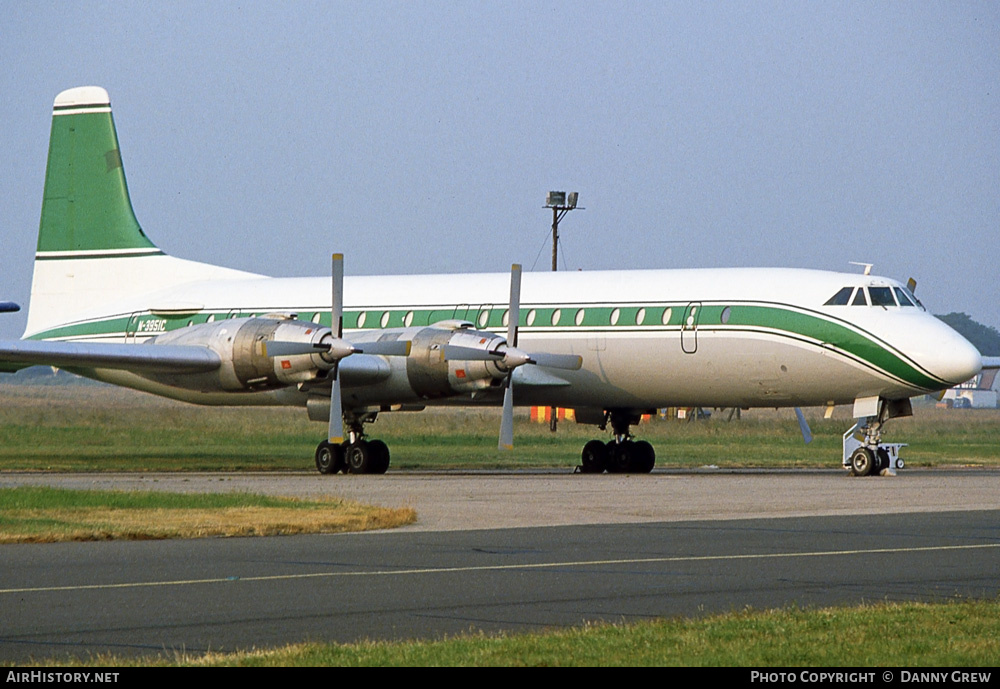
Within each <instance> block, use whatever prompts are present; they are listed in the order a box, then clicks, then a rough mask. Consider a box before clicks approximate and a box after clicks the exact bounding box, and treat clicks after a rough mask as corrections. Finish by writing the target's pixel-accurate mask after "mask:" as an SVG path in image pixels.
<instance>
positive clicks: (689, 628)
mask: <svg viewBox="0 0 1000 689" xmlns="http://www.w3.org/2000/svg"><path fill="white" fill-rule="evenodd" d="M998 657H1000V604H998V603H997V602H996V601H956V602H951V603H935V604H924V603H896V604H883V605H862V606H858V607H854V608H823V609H814V610H808V609H806V610H804V609H799V608H787V609H782V610H765V611H760V610H744V611H740V612H733V613H729V614H725V615H714V616H710V617H703V618H698V619H669V620H653V621H649V622H643V623H639V624H632V625H592V626H586V627H579V628H573V629H565V630H558V631H550V632H546V633H538V634H507V635H495V636H490V635H483V634H476V635H469V636H463V637H458V638H454V639H446V640H442V641H410V642H397V643H392V642H368V643H357V644H319V643H314V644H302V645H295V646H290V647H286V648H277V649H262V650H253V651H247V652H243V653H231V654H207V655H189V654H184V653H182V652H178V653H177V654H176V656H175V657H174V658H172V659H171V658H167V659H160V660H155V659H154V660H149V659H135V658H121V657H115V656H98V657H96V658H92V659H90V660H89V661H83V662H82V663H80V661H59V660H58V659H56V660H53V659H49V660H46V661H44V662H41V663H39V665H42V666H44V667H52V666H55V665H59V664H62V662H66V663H67V664H70V665H77V664H83V665H90V666H96V667H111V666H135V665H141V666H148V665H157V666H163V665H181V666H188V667H191V666H196V667H220V666H225V667H233V666H241V667H293V666H299V667H303V666H305V667H316V666H320V667H322V666H327V667H330V666H336V667H359V666H367V667H372V666H377V667H400V666H404V667H414V666H417V667H425V666H480V667H483V666H500V667H507V666H531V667H554V666H590V667H596V666H602V667H603V666H609V667H611V666H617V667H635V666H685V667H718V666H722V667H745V668H759V669H765V668H786V667H813V668H826V667H849V668H864V667H880V666H881V667H890V668H891V667H896V668H910V669H912V668H920V667H934V666H937V667H964V668H971V667H980V668H984V669H985V671H987V672H991V674H992V675H995V671H993V669H992V668H994V667H995V666H996V662H997V658H998ZM796 676H797V675H796ZM977 677H981V675H980V674H979V673H977ZM810 681H817V680H816V679H811V680H810ZM871 681H882V673H881V672H878V673H877V674H876V675H875V678H873V679H872V680H871ZM980 681H989V680H988V679H986V678H984V677H981V680H980Z"/></svg>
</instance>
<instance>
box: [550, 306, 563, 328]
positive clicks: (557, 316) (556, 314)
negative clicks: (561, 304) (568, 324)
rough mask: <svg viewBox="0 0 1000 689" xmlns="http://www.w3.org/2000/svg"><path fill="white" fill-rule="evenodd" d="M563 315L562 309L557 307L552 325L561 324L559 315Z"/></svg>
mask: <svg viewBox="0 0 1000 689" xmlns="http://www.w3.org/2000/svg"><path fill="white" fill-rule="evenodd" d="M560 316H562V310H561V309H556V310H555V311H553V312H552V325H559V317H560Z"/></svg>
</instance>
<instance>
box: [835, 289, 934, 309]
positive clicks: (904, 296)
mask: <svg viewBox="0 0 1000 689" xmlns="http://www.w3.org/2000/svg"><path fill="white" fill-rule="evenodd" d="M848 304H850V305H851V306H920V305H921V304H920V301H919V300H917V298H916V297H913V296H910V295H909V294H908V293H907V292H906V291H905V290H903V289H902V288H900V287H844V288H842V289H841V290H840V291H839V292H837V293H836V294H834V295H833V296H832V297H830V299H829V300H828V301H827V302H826V306H847V305H848Z"/></svg>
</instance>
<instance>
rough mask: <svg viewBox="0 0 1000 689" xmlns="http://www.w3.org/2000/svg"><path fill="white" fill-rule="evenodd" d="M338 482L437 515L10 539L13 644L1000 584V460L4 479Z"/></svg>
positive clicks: (13, 480)
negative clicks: (295, 530) (144, 538)
mask: <svg viewBox="0 0 1000 689" xmlns="http://www.w3.org/2000/svg"><path fill="white" fill-rule="evenodd" d="M24 483H47V484H50V485H64V486H71V487H91V488H127V489H132V488H150V489H162V490H196V491H203V490H211V491H219V490H255V491H262V492H268V493H281V494H292V495H294V494H317V493H336V494H339V495H344V496H346V497H351V498H358V499H363V500H366V501H369V502H374V503H380V504H390V505H391V504H408V505H410V506H413V507H415V508H416V510H417V512H418V514H419V515H420V521H419V522H418V524H417V525H415V526H412V527H407V528H406V529H402V530H397V531H393V532H380V533H367V534H345V535H336V536H329V535H327V536H324V535H320V536H295V537H278V538H257V539H253V538H239V539H235V538H234V539H204V540H187V541H157V542H132V543H126V542H108V543H68V544H52V545H17V546H2V548H0V552H2V557H3V562H4V567H3V568H0V619H2V620H3V627H2V630H0V659H3V660H6V661H13V662H24V661H26V660H27V659H29V658H31V657H36V658H38V657H52V656H59V655H63V654H71V655H75V656H80V655H84V656H85V655H89V654H94V653H103V652H115V653H122V654H133V653H143V654H146V653H167V654H172V653H174V652H177V651H181V650H184V651H188V652H193V653H200V652H204V651H207V650H218V651H224V650H235V649H238V648H252V647H267V646H273V645H279V644H285V643H292V642H298V641H307V640H329V641H353V640H359V639H399V638H418V637H419V638H436V637H440V636H442V635H446V634H455V633H461V632H466V631H470V630H484V631H490V632H492V631H500V630H503V631H519V630H525V629H538V628H545V627H559V626H568V625H578V624H581V623H584V622H586V621H595V620H604V621H621V620H637V619H646V618H649V617H658V616H667V615H678V614H680V615H698V614H705V613H711V612H717V611H726V610H732V609H741V608H743V607H745V606H753V607H758V608H760V607H771V606H780V605H786V604H790V603H796V604H800V605H827V604H841V603H858V602H862V601H877V600H886V599H888V600H945V599H951V598H953V597H956V596H959V597H965V596H973V597H979V596H996V595H997V594H998V592H1000V582H998V580H997V579H996V576H995V573H996V572H997V571H1000V530H998V528H997V525H998V524H1000V504H998V498H997V495H1000V491H998V490H997V489H998V487H1000V472H992V471H979V470H976V471H969V470H948V471H911V472H907V473H905V474H902V475H900V476H899V477H896V478H893V479H888V478H886V479H850V478H847V477H846V476H844V475H841V474H838V473H834V472H809V471H787V472H786V471H781V472H741V473H736V474H734V473H721V472H683V473H654V474H652V475H650V476H631V477H628V476H568V475H559V474H548V473H543V474H520V473H517V474H481V475H479V474H476V475H468V474H463V475H454V474H408V473H405V472H400V473H396V474H388V475H386V476H382V477H364V476H360V477H353V476H347V477H344V476H339V477H321V476H318V475H316V476H312V475H308V474H295V475H256V476H247V475H236V476H234V475H224V474H213V475H191V474H185V475H167V476H165V475H148V476H138V475H127V474H126V475H114V476H112V475H75V476H69V475H59V476H56V475H39V474H35V475H29V474H18V475H14V474H2V475H0V485H14V484H24Z"/></svg>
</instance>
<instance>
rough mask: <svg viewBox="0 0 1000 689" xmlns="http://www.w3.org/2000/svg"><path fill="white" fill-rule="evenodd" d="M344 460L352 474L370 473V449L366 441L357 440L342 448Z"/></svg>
mask: <svg viewBox="0 0 1000 689" xmlns="http://www.w3.org/2000/svg"><path fill="white" fill-rule="evenodd" d="M344 460H345V461H346V462H347V466H348V469H349V471H350V472H351V473H352V474H368V473H371V450H369V449H368V443H367V441H364V440H359V441H357V442H355V443H351V444H349V445H347V446H346V447H345V448H344Z"/></svg>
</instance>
